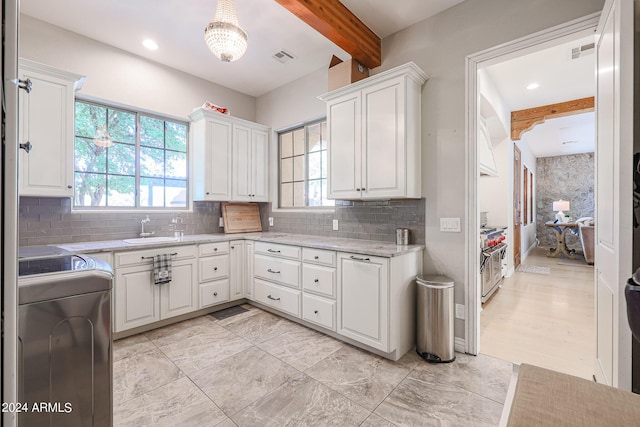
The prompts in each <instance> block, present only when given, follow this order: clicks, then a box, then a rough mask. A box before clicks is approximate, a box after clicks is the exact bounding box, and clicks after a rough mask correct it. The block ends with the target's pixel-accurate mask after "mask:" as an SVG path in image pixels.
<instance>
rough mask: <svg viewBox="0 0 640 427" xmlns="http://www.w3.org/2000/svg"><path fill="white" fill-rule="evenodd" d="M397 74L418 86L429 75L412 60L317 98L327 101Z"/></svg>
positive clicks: (423, 82)
mask: <svg viewBox="0 0 640 427" xmlns="http://www.w3.org/2000/svg"><path fill="white" fill-rule="evenodd" d="M399 76H406V77H407V78H410V79H412V80H413V81H415V82H416V83H418V84H419V85H420V86H422V85H423V84H425V83H426V81H427V80H429V76H428V75H427V74H426V73H425V72H424V71H422V69H421V68H420V67H418V66H417V65H416V64H415V63H414V62H413V61H412V62H407V63H406V64H403V65H400V66H398V67H395V68H392V69H390V70H387V71H383V72H381V73H378V74H375V75H373V76H369V77H367V78H366V79H363V80H360V81H358V82H355V83H351V84H350V85H346V86H343V87H341V88H338V89H336V90H332V91H331V92H328V93H325V94H324V95H320V96H318V99H319V100H321V101H328V100H331V99H334V98H336V97H338V96H341V95H344V94H346V93H350V92H353V91H357V90H359V89H362V88H365V87H367V86H370V85H372V84H375V83H380V82H382V81H384V80H388V79H392V78H395V77H399Z"/></svg>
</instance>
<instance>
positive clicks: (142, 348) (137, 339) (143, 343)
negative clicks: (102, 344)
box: [113, 334, 158, 362]
mask: <svg viewBox="0 0 640 427" xmlns="http://www.w3.org/2000/svg"><path fill="white" fill-rule="evenodd" d="M157 349H158V347H156V346H155V345H154V344H153V343H152V342H151V341H149V339H148V338H147V337H145V336H144V334H138V335H133V336H131V337H128V338H123V339H120V340H117V341H114V342H113V361H114V362H117V361H118V360H121V359H125V358H127V357H130V356H134V355H136V354H140V353H145V352H147V351H151V350H157Z"/></svg>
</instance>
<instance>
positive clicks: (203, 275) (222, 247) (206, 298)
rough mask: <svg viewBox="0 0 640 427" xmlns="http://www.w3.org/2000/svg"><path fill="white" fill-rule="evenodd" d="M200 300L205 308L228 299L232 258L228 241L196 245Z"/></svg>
mask: <svg viewBox="0 0 640 427" xmlns="http://www.w3.org/2000/svg"><path fill="white" fill-rule="evenodd" d="M198 254H199V255H200V256H199V258H198V270H199V283H200V302H199V304H198V308H205V307H209V306H212V305H216V304H221V303H223V302H227V301H229V298H230V295H229V292H230V283H231V275H230V274H232V273H233V271H231V259H232V258H234V255H233V252H232V251H231V249H230V245H229V242H219V243H205V244H202V245H200V246H199V247H198Z"/></svg>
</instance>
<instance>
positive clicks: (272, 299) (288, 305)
mask: <svg viewBox="0 0 640 427" xmlns="http://www.w3.org/2000/svg"><path fill="white" fill-rule="evenodd" d="M254 285H255V288H254V292H255V300H256V301H258V302H260V303H262V304H264V305H268V306H269V307H273V308H275V309H277V310H280V311H284V312H285V313H289V314H291V315H292V316H295V317H300V296H301V295H302V292H300V291H296V290H293V289H290V288H286V287H284V286H280V285H275V284H273V283H269V282H265V281H262V280H260V279H255V282H254Z"/></svg>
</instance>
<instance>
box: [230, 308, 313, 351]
mask: <svg viewBox="0 0 640 427" xmlns="http://www.w3.org/2000/svg"><path fill="white" fill-rule="evenodd" d="M241 316H242V317H241ZM225 320H229V322H226V323H225V322H224V320H222V321H220V322H218V324H219V325H222V326H224V328H226V329H228V330H229V331H231V332H233V333H234V334H236V335H239V336H241V337H243V338H244V339H246V340H247V341H249V342H251V343H253V344H260V343H263V342H265V341H268V340H270V339H273V338H275V337H277V336H278V335H280V334H283V333H285V332H289V331H292V330H295V329H299V328H303V326H300V325H298V324H296V323H293V322H290V321H289V320H287V319H284V318H282V317H279V316H276V315H274V314H271V313H267V312H266V311H262V310H260V311H259V312H258V313H256V314H253V315H250V316H244V313H243V314H239V315H237V316H233V317H230V318H229V319H225Z"/></svg>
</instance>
